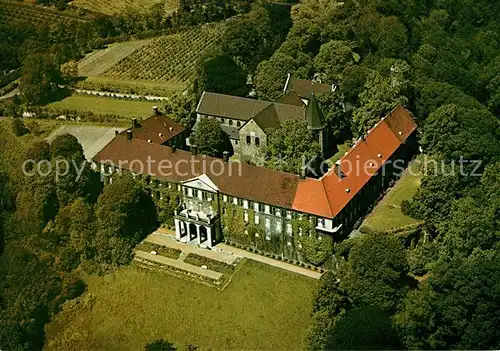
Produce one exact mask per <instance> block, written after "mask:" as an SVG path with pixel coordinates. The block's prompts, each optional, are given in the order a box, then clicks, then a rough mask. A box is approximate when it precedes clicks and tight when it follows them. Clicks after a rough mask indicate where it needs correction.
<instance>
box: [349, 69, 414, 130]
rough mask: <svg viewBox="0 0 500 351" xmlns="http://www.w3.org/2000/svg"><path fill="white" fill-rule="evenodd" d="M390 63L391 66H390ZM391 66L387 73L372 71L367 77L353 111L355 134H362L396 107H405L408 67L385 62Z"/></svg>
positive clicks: (406, 101)
mask: <svg viewBox="0 0 500 351" xmlns="http://www.w3.org/2000/svg"><path fill="white" fill-rule="evenodd" d="M391 63H392V64H391ZM384 64H391V65H390V68H389V70H388V71H390V72H389V73H380V72H378V71H374V72H373V73H371V74H370V76H369V77H368V79H367V81H366V84H365V89H364V91H363V92H362V93H361V95H360V97H359V102H360V107H358V108H356V109H355V110H354V115H353V119H354V123H355V127H356V133H357V134H358V135H360V134H363V133H364V132H366V131H368V130H369V129H370V128H372V127H373V126H374V125H375V123H377V122H378V121H379V120H380V119H381V118H382V117H383V116H385V115H387V114H388V113H389V112H390V111H391V110H392V109H394V108H395V107H396V106H397V105H403V106H404V105H406V104H407V103H408V98H407V97H406V94H407V89H408V81H407V79H406V75H407V72H408V71H409V69H410V67H409V66H408V64H407V63H406V62H405V61H399V60H396V61H386V62H385V63H384Z"/></svg>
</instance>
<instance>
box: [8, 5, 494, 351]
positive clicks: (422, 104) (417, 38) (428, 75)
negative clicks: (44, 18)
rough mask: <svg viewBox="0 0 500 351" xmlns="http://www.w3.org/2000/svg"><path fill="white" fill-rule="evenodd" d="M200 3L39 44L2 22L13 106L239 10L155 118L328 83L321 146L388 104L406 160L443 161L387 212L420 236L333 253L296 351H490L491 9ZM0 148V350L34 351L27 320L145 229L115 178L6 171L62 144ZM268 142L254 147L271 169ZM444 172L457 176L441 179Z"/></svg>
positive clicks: (346, 136) (132, 193) (38, 33)
mask: <svg viewBox="0 0 500 351" xmlns="http://www.w3.org/2000/svg"><path fill="white" fill-rule="evenodd" d="M209 3H210V4H211V5H213V6H206V7H197V6H196V1H192V2H189V1H185V2H182V6H181V8H180V10H179V11H178V13H176V14H175V15H170V16H169V17H164V16H162V15H161V14H159V13H158V12H155V9H153V10H152V11H151V14H149V15H148V16H143V17H142V18H141V19H138V18H136V17H134V16H133V15H130V14H124V15H120V16H113V17H100V18H96V19H95V21H93V22H87V23H81V24H78V25H76V26H68V25H67V24H66V23H65V22H61V23H55V24H53V25H52V26H50V28H44V29H42V30H35V29H33V28H26V27H16V28H12V27H8V26H6V25H2V26H0V34H1V35H0V69H1V70H9V69H13V68H19V67H21V66H22V67H23V69H22V78H21V83H20V84H21V101H18V102H16V103H18V104H27V105H38V104H42V103H44V102H45V101H46V100H49V99H50V98H51V96H52V95H53V94H54V93H55V92H56V91H57V90H58V84H60V82H61V80H62V79H63V76H62V74H61V72H60V69H59V67H60V65H61V64H63V63H65V62H68V61H69V60H77V59H79V58H81V57H82V55H83V54H84V53H85V52H87V51H88V50H91V49H93V48H98V47H101V46H102V45H105V43H107V42H108V41H112V40H117V38H119V37H121V38H122V39H123V40H124V38H126V37H128V36H131V35H145V33H150V34H151V33H157V31H162V30H168V29H171V28H175V26H181V25H193V24H198V23H200V22H211V21H215V20H223V19H225V18H227V17H230V16H233V15H237V14H248V15H246V16H242V18H239V19H238V20H237V21H235V23H234V25H233V26H232V27H231V29H230V30H228V31H227V32H226V34H225V36H224V40H222V41H221V45H220V47H219V48H218V49H217V50H214V52H212V53H210V55H208V56H207V57H205V58H204V59H203V60H201V61H200V62H199V65H198V69H197V78H196V80H195V81H194V85H193V89H192V91H190V94H179V95H178V96H176V97H175V98H173V99H172V101H171V102H170V103H169V104H168V105H167V112H168V113H169V114H171V115H173V116H174V117H175V118H176V119H177V120H178V121H180V122H182V123H183V124H185V125H188V126H189V125H192V123H193V122H194V120H193V110H194V109H195V107H196V102H197V98H198V97H199V95H200V94H201V92H202V91H203V90H207V89H209V90H211V91H215V92H221V93H227V94H235V95H243V96H244V95H246V94H248V92H249V91H248V86H247V85H246V76H247V75H248V74H250V75H252V76H253V83H254V85H255V93H256V96H257V97H258V98H260V99H265V100H271V101H273V100H275V99H277V98H278V97H279V96H280V94H281V92H282V89H283V83H284V80H285V78H286V76H287V74H288V73H291V74H292V75H293V76H294V77H297V78H304V79H317V80H321V81H323V82H328V83H333V82H334V83H336V84H337V85H338V86H339V92H340V93H337V94H327V95H325V96H320V97H318V99H319V101H320V104H321V106H322V108H323V113H324V115H325V118H326V119H327V121H328V123H329V126H330V129H331V132H332V134H333V135H334V137H335V138H336V140H337V141H338V143H341V142H344V141H346V140H351V139H352V138H358V137H360V136H361V135H363V133H365V132H366V131H367V130H369V129H370V128H371V127H373V125H374V124H375V123H376V122H377V121H378V120H379V119H380V118H381V117H382V116H384V115H386V114H387V113H388V112H390V111H391V110H392V109H393V108H394V107H395V106H396V105H399V104H402V105H404V106H405V107H406V108H407V109H408V110H409V111H410V112H411V113H412V115H413V117H414V119H415V121H416V122H417V124H418V129H419V142H420V145H421V148H422V152H423V153H425V155H426V156H428V157H430V158H431V159H433V160H435V161H436V162H439V163H440V164H442V165H443V166H441V167H440V168H439V169H438V171H437V172H434V173H432V174H426V175H424V178H423V180H422V184H421V187H420V189H419V191H418V193H417V194H416V196H415V197H414V198H413V200H412V201H409V202H408V201H406V202H404V203H403V204H402V206H401V209H402V210H403V212H404V213H405V214H407V215H409V216H411V217H413V218H416V219H419V220H422V221H423V222H424V225H423V227H422V228H421V229H420V230H419V231H418V232H417V233H412V237H400V236H396V235H389V234H387V233H378V232H370V233H366V234H365V235H363V236H361V237H358V238H353V239H348V240H345V241H343V242H341V243H336V244H335V245H334V247H333V251H332V252H331V255H333V256H334V257H335V259H336V261H337V262H338V269H336V270H335V271H331V272H327V273H325V274H324V275H323V277H322V279H321V281H320V286H319V289H318V291H317V292H316V295H315V297H314V301H313V310H312V316H313V321H314V322H313V324H312V325H311V326H310V328H309V330H308V335H307V340H306V344H307V348H308V349H310V350H344V349H369V348H370V349H498V348H500V331H499V330H498V328H497V327H496V326H497V325H499V324H500V314H499V313H498V311H499V310H500V306H499V303H500V302H499V301H500V300H499V298H498V297H499V294H500V286H499V281H500V251H499V250H500V244H499V237H500V229H499V228H500V223H499V218H500V217H499V214H500V125H499V118H500V21H499V18H500V3H499V2H493V1H487V0H477V1H474V2H471V1H468V0H425V1H417V0H346V1H344V2H335V1H330V0H302V1H300V3H299V4H294V5H293V6H292V7H291V10H290V12H289V16H284V15H283V12H282V8H280V7H277V8H273V9H276V11H271V10H269V8H268V10H267V12H265V13H263V10H262V9H255V8H253V9H252V6H250V5H252V3H253V2H250V1H249V2H245V1H232V2H229V3H228V4H231V6H228V5H220V3H219V2H216V1H212V2H209ZM4 49H5V50H4ZM216 78H217V79H216ZM344 110H345V111H344ZM300 128H301V126H300V125H297V126H292V125H287V126H286V127H284V129H283V130H278V131H277V133H276V137H275V138H276V140H280V139H283V138H289V140H287V142H286V143H284V144H285V145H287V147H288V148H290V150H286V154H287V155H290V160H288V161H290V163H291V164H293V163H294V161H296V159H297V158H298V157H299V156H300V155H302V154H310V153H311V152H315V150H313V149H312V147H316V145H314V143H304V142H301V143H298V142H295V140H296V139H297V138H299V139H301V140H302V141H303V140H304V138H307V135H306V136H304V135H303V131H302V130H301V129H300ZM0 130H1V126H0ZM0 138H1V140H2V144H1V145H2V148H1V149H0V199H1V200H0V209H1V212H0V220H1V221H2V223H1V224H2V225H1V226H0V238H1V239H2V240H1V248H2V251H1V252H2V255H1V256H0V275H1V276H2V277H5V279H2V280H1V281H0V309H1V311H2V313H1V314H0V345H1V346H2V347H4V348H6V349H8V350H10V349H12V350H23V349H40V348H41V347H42V346H43V327H44V324H45V323H46V322H47V321H48V320H50V317H51V316H52V315H53V314H54V313H57V311H58V309H59V308H60V306H61V304H62V303H63V302H64V301H65V300H68V299H71V298H73V297H75V296H78V295H79V294H80V293H81V292H82V291H83V290H84V289H85V287H84V285H83V283H82V281H81V280H80V278H79V275H78V272H79V270H80V269H85V270H89V271H93V272H101V273H104V272H107V271H108V270H111V269H113V267H116V266H118V265H121V264H126V263H127V262H129V260H130V251H131V247H133V245H134V244H135V243H137V242H138V240H140V239H141V238H142V237H143V236H144V235H145V234H146V233H147V231H148V230H149V229H150V228H151V226H154V224H155V223H156V220H157V219H156V218H154V216H150V215H147V214H149V213H150V212H147V213H146V212H144V214H142V213H141V214H140V217H136V216H138V213H137V212H136V211H135V209H136V207H135V206H136V205H135V204H137V203H138V202H141V201H144V204H143V205H142V207H141V208H148V206H151V203H150V201H148V199H146V197H144V193H143V192H142V190H141V189H140V187H139V186H138V185H137V184H136V183H135V182H134V180H133V179H130V178H127V177H125V178H123V179H120V180H118V181H116V182H114V183H113V184H112V185H107V186H105V187H104V188H103V189H102V188H101V185H100V183H99V182H96V180H95V177H96V175H95V174H94V173H93V171H92V170H91V169H90V168H88V169H87V171H86V172H85V173H84V177H83V178H82V179H81V181H80V182H78V183H74V182H72V181H70V179H67V181H63V182H58V183H55V182H54V180H53V179H35V180H33V179H29V180H26V179H24V177H23V176H22V175H20V174H19V169H20V168H19V165H20V164H21V163H22V160H23V159H25V157H26V155H30V157H32V158H33V157H35V159H43V158H48V159H50V160H51V162H54V161H55V160H57V159H58V158H65V159H70V160H73V159H74V160H81V159H82V150H81V147H80V146H79V145H78V143H77V142H76V141H75V140H72V139H71V138H66V139H63V140H60V141H59V142H56V143H55V145H54V144H53V145H52V146H49V145H48V144H44V143H41V144H38V145H36V146H33V147H32V148H30V149H28V150H22V148H20V146H19V145H18V144H16V141H15V140H16V139H15V138H14V137H11V138H9V135H8V133H3V132H2V133H0ZM7 145H8V146H7ZM271 145H272V142H271ZM280 145H281V144H279V143H276V146H275V147H274V149H275V150H276V151H275V152H273V151H272V150H273V148H271V150H270V153H271V154H270V155H269V156H270V159H269V166H271V167H272V165H273V163H274V160H273V157H277V156H278V153H280V154H281V152H283V150H281V149H280V148H281V146H280ZM13 150H17V151H18V153H14V152H13ZM457 164H463V166H464V168H465V170H466V172H465V173H462V174H460V173H459V172H456V171H453V170H454V169H456V165H457ZM152 213H155V211H152ZM137 218H141V219H142V220H141V221H140V225H138V226H137V227H132V228H131V227H130V226H129V225H128V224H129V223H134V222H135V221H136V219H137ZM88 223H92V225H89V224H88ZM125 228H130V230H128V229H127V230H126V229H125ZM111 247H112V248H113V249H109V248H111ZM4 345H6V346H4Z"/></svg>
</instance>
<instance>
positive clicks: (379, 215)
mask: <svg viewBox="0 0 500 351" xmlns="http://www.w3.org/2000/svg"><path fill="white" fill-rule="evenodd" d="M420 160H421V158H420V157H419V158H417V159H416V160H415V161H413V163H412V164H411V165H410V167H409V169H408V170H407V171H406V172H405V173H404V174H403V176H402V177H401V179H399V180H398V181H397V182H396V185H395V186H394V187H393V188H392V189H391V190H390V191H389V193H388V194H387V195H386V196H385V197H384V198H383V199H382V201H380V202H379V203H378V205H377V206H376V207H375V209H374V210H373V212H372V213H371V214H370V215H369V216H368V217H367V218H366V220H365V221H364V222H363V224H362V226H367V227H369V228H371V229H374V230H379V231H387V230H390V229H393V228H396V227H400V226H405V225H410V224H414V223H418V222H419V221H418V220H416V219H413V218H411V217H408V216H405V215H404V214H403V212H401V202H403V200H408V201H411V199H412V198H413V196H414V195H415V194H416V192H417V190H418V188H419V187H420V182H421V180H422V175H421V172H419V167H420V164H421V162H420Z"/></svg>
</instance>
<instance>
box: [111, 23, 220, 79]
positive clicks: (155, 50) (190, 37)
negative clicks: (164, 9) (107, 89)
mask: <svg viewBox="0 0 500 351" xmlns="http://www.w3.org/2000/svg"><path fill="white" fill-rule="evenodd" d="M224 28H225V26H224V24H223V23H219V24H212V25H204V26H200V27H196V28H193V29H191V30H187V31H184V32H181V33H177V34H172V35H167V36H163V37H158V38H155V39H153V40H152V41H151V42H150V43H149V44H148V45H144V46H142V47H141V48H139V49H138V50H136V51H134V52H133V53H132V54H130V55H129V56H127V57H125V58H124V59H122V60H120V61H119V62H118V63H117V64H116V65H114V66H113V67H111V68H110V69H108V70H107V71H106V72H105V73H104V74H103V75H102V77H106V78H109V79H114V80H123V81H135V80H139V81H151V82H154V83H158V84H165V83H166V84H177V85H179V86H185V85H186V84H187V83H188V82H189V80H190V79H191V78H192V77H193V75H194V73H195V64H196V61H197V59H198V58H199V57H200V56H201V55H203V54H204V53H205V52H206V51H207V50H209V49H210V48H211V47H212V46H213V45H214V44H215V43H216V41H217V40H218V39H220V38H221V36H222V34H223V32H224ZM116 50H118V49H116Z"/></svg>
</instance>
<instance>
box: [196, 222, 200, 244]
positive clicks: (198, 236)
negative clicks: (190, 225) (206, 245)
mask: <svg viewBox="0 0 500 351" xmlns="http://www.w3.org/2000/svg"><path fill="white" fill-rule="evenodd" d="M196 238H197V239H198V240H197V241H198V245H201V233H200V225H199V224H196Z"/></svg>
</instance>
